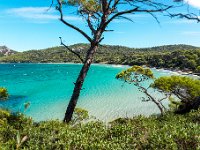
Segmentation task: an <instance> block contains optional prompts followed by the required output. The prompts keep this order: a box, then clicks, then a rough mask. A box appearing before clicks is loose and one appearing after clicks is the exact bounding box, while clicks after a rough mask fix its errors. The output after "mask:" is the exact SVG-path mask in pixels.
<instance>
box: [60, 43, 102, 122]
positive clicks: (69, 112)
mask: <svg viewBox="0 0 200 150" xmlns="http://www.w3.org/2000/svg"><path fill="white" fill-rule="evenodd" d="M97 47H98V43H95V44H94V43H92V44H91V46H90V49H89V50H88V53H87V56H86V59H85V62H84V64H83V66H82V69H81V71H80V73H79V76H78V78H77V80H76V83H75V87H74V90H73V94H72V96H71V99H70V101H69V104H68V107H67V110H66V112H65V117H64V120H63V121H64V122H66V123H68V122H70V121H71V119H72V115H73V112H74V109H75V107H76V104H77V101H78V98H79V95H80V91H81V89H82V86H83V82H84V80H85V77H86V75H87V72H88V70H89V68H90V65H91V63H92V60H93V56H94V53H95V52H96V50H97Z"/></svg>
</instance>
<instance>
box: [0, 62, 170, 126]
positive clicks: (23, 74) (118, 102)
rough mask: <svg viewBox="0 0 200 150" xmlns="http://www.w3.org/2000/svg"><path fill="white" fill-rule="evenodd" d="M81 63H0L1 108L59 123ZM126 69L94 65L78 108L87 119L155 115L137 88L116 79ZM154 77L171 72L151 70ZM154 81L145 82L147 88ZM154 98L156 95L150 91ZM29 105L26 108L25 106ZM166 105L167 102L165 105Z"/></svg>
mask: <svg viewBox="0 0 200 150" xmlns="http://www.w3.org/2000/svg"><path fill="white" fill-rule="evenodd" d="M81 66H82V65H81V64H71V63H66V64H20V63H16V64H13V63H12V64H0V87H5V88H7V89H8V92H9V98H8V100H6V101H0V108H5V109H9V110H11V111H12V112H21V113H24V114H25V115H27V116H29V117H32V118H33V120H34V121H44V120H55V119H58V120H62V119H63V117H64V114H65V110H66V108H67V105H68V103H69V100H70V97H71V95H72V91H73V88H74V82H75V81H76V78H77V76H78V74H79V71H80V69H81ZM128 67H129V66H123V65H105V64H93V65H92V66H91V68H90V70H89V72H88V75H87V77H86V80H85V82H84V85H83V89H82V90H81V94H80V98H79V100H78V103H77V107H79V108H83V109H86V110H88V112H89V114H90V116H93V117H95V118H96V119H99V120H102V121H105V122H109V121H112V120H114V119H116V118H119V117H133V116H136V115H152V114H158V113H159V109H158V108H157V107H156V105H155V104H154V103H152V102H143V101H142V99H143V98H142V97H145V95H144V94H143V93H141V92H140V91H139V90H138V88H137V87H135V86H134V85H132V84H127V83H124V82H123V81H120V80H117V79H116V78H115V76H116V74H117V73H119V72H121V71H122V70H125V69H127V68H128ZM152 71H153V72H154V75H155V77H157V78H158V77H161V76H169V75H173V74H174V73H173V72H171V71H166V70H157V69H155V68H152ZM152 82H153V81H148V82H145V83H144V86H146V87H148V86H149V85H150V84H151V83H152ZM152 93H153V94H154V96H159V93H155V92H154V91H152ZM27 103H30V106H29V108H28V109H25V108H24V105H25V104H27ZM166 105H167V102H166Z"/></svg>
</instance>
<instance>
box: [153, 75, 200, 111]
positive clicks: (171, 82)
mask: <svg viewBox="0 0 200 150" xmlns="http://www.w3.org/2000/svg"><path fill="white" fill-rule="evenodd" d="M151 86H152V87H153V88H156V89H158V90H160V91H162V92H164V93H168V94H169V95H172V96H175V98H173V97H170V98H171V99H170V101H171V104H170V106H171V107H173V108H175V110H178V111H179V110H182V112H183V113H185V112H188V111H190V110H191V109H194V108H195V109H196V108H198V107H199V101H200V100H199V97H200V80H195V79H192V78H189V77H183V76H169V77H160V78H158V79H156V80H155V81H154V83H153V84H152V85H151ZM183 110H184V111H183Z"/></svg>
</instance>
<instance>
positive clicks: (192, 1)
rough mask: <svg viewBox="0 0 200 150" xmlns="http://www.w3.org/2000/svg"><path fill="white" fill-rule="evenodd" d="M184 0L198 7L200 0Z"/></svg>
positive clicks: (199, 6)
mask: <svg viewBox="0 0 200 150" xmlns="http://www.w3.org/2000/svg"><path fill="white" fill-rule="evenodd" d="M185 2H186V3H188V4H189V5H192V6H193V7H196V8H199V9H200V0H185Z"/></svg>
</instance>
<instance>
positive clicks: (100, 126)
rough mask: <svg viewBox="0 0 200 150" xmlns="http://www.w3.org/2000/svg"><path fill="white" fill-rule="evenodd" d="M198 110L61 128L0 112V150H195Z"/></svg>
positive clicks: (57, 123)
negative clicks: (183, 113) (182, 113)
mask: <svg viewBox="0 0 200 150" xmlns="http://www.w3.org/2000/svg"><path fill="white" fill-rule="evenodd" d="M199 118H200V110H198V111H193V112H190V113H188V114H186V115H174V114H173V113H166V114H165V115H164V116H162V117H160V116H150V117H144V116H137V117H134V118H132V119H127V118H120V119H117V120H115V121H113V122H111V123H109V124H108V125H105V124H104V123H102V122H99V121H90V122H87V123H81V124H76V125H73V124H64V123H62V122H60V121H43V122H37V123H35V122H32V120H31V119H30V118H26V117H24V116H23V115H20V114H10V113H9V112H8V111H5V110H0V122H1V121H2V120H3V123H2V124H1V125H0V145H1V148H2V149H16V148H17V147H18V149H29V150H35V149H49V150H53V149H58V150H62V149H77V150H83V149H109V150H112V149H113V150H114V149H119V150H120V149H182V150H185V149H199V148H200V119H199Z"/></svg>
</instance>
